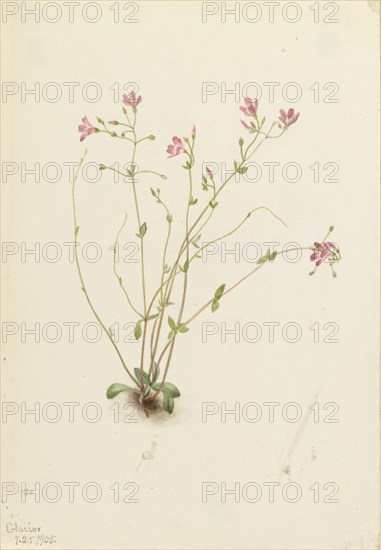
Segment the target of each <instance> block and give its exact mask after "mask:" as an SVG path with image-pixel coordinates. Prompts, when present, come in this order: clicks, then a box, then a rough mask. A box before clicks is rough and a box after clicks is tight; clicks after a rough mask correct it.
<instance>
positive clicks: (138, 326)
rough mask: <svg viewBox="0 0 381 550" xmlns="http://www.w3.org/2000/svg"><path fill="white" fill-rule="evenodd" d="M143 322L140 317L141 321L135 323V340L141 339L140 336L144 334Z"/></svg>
mask: <svg viewBox="0 0 381 550" xmlns="http://www.w3.org/2000/svg"><path fill="white" fill-rule="evenodd" d="M141 324H142V320H141V319H139V321H137V323H136V325H135V330H134V336H135V340H139V338H140V337H141V335H142V325H141Z"/></svg>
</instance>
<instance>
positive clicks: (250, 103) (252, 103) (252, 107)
mask: <svg viewBox="0 0 381 550" xmlns="http://www.w3.org/2000/svg"><path fill="white" fill-rule="evenodd" d="M244 101H245V107H240V110H241V111H242V112H243V113H244V114H245V115H246V116H255V115H256V114H257V109H258V99H250V97H245V100H244Z"/></svg>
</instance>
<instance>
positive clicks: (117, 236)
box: [113, 212, 144, 318]
mask: <svg viewBox="0 0 381 550" xmlns="http://www.w3.org/2000/svg"><path fill="white" fill-rule="evenodd" d="M126 221H127V212H126V214H125V217H124V220H123V223H122V225H121V227H120V229H119V231H118V233H117V235H116V238H115V242H114V247H113V248H114V274H115V277H116V278H117V279H118V282H119V285H120V287H121V289H122V290H123V292H124V295H125V296H126V298H127V301H128V303H129V304H130V306H131V308H132V309H133V310H134V311H135V313H137V315H139V317H142V318H143V317H144V316H143V315H142V314H141V313H140V312H139V311H138V310H137V309H136V308H135V306H134V305H133V303H132V302H131V300H130V297H129V295H128V292H127V290H126V289H125V287H124V285H123V280H122V277H121V276H120V275H119V273H118V272H117V269H116V248H117V245H118V241H119V236H120V234H121V232H122V230H123V228H124V226H125V225H126Z"/></svg>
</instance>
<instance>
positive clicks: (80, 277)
mask: <svg viewBox="0 0 381 550" xmlns="http://www.w3.org/2000/svg"><path fill="white" fill-rule="evenodd" d="M86 154H87V151H86V152H85V154H84V156H83V157H82V158H81V160H80V163H79V166H78V169H77V171H76V174H75V177H74V180H73V186H72V206H73V220H74V258H75V263H76V267H77V271H78V275H79V280H80V282H81V288H82V291H83V293H84V294H85V297H86V300H87V303H88V304H89V306H90V309H91V311H92V312H93V314H94V317H95V318H96V320H97V321H98V323H99V324H100V326H101V328H102V330H103V331H104V332H105V333H106V335H107V337H108V338H109V340H110V342H111V344H112V345H113V347H114V349H115V351H116V353H117V354H118V357H119V359H120V361H121V363H122V365H123V368H124V369H125V371H126V372H127V374H128V376H129V377H130V378H131V380H133V382H134V383H135V384H137V385H139V384H138V381H137V380H136V378H135V377H134V376H133V375H132V374H131V373H130V371H129V369H128V367H127V365H126V363H125V361H124V359H123V357H122V354H121V353H120V351H119V348H118V346H117V345H116V343H115V342H114V340H113V338H112V336H111V334H110V331H109V330H107V328H106V326H105V324H104V323H103V321H102V320H101V318H100V317H99V315H98V313H97V312H96V310H95V308H94V306H93V304H92V302H91V300H90V297H89V295H88V292H87V289H86V285H85V281H84V278H83V275H82V271H81V266H80V263H79V257H78V250H77V249H78V242H77V235H78V232H79V226H78V225H77V211H76V205H75V184H76V182H77V179H78V175H79V171H80V169H81V167H82V164H83V162H84V160H85V158H86Z"/></svg>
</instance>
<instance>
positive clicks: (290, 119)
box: [278, 109, 300, 128]
mask: <svg viewBox="0 0 381 550" xmlns="http://www.w3.org/2000/svg"><path fill="white" fill-rule="evenodd" d="M279 112H280V114H281V116H280V117H279V120H280V122H281V124H280V123H279V122H278V126H279V128H282V124H283V128H288V127H289V126H291V124H294V122H296V121H297V120H298V118H299V115H300V113H295V110H294V109H289V110H288V112H287V113H286V111H285V110H284V109H281V110H280V111H279Z"/></svg>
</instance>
